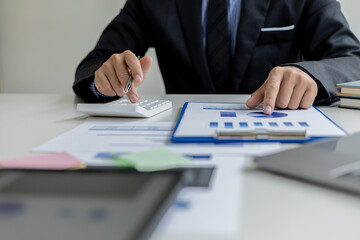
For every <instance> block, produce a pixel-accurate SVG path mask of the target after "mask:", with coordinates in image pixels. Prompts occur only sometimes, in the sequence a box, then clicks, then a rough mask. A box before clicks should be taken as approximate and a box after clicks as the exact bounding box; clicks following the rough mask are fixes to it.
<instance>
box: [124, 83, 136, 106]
mask: <svg viewBox="0 0 360 240" xmlns="http://www.w3.org/2000/svg"><path fill="white" fill-rule="evenodd" d="M127 96H128V98H129V99H130V102H132V103H136V102H137V101H139V95H138V93H137V91H136V88H135V86H134V84H133V85H131V87H130V89H129V91H128V93H127Z"/></svg>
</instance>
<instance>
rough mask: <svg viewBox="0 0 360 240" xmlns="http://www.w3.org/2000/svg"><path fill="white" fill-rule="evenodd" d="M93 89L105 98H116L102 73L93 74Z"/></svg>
mask: <svg viewBox="0 0 360 240" xmlns="http://www.w3.org/2000/svg"><path fill="white" fill-rule="evenodd" d="M95 88H96V89H97V90H98V91H99V92H100V93H101V94H103V95H105V96H111V97H113V96H116V92H115V91H114V89H113V88H112V87H111V85H110V83H109V80H108V79H107V77H106V76H105V74H104V73H103V72H102V71H96V72H95Z"/></svg>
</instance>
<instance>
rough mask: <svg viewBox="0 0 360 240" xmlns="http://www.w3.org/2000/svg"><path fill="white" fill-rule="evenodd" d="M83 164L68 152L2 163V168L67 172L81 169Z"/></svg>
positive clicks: (8, 160)
mask: <svg viewBox="0 0 360 240" xmlns="http://www.w3.org/2000/svg"><path fill="white" fill-rule="evenodd" d="M82 166H83V163H82V162H81V161H79V160H78V159H77V158H75V157H73V156H71V155H70V154H68V153H66V152H59V153H51V154H46V155H39V156H31V157H24V158H12V159H6V160H2V161H0V167H1V168H11V169H47V170H66V169H73V168H80V167H82Z"/></svg>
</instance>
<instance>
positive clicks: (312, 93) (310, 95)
mask: <svg viewBox="0 0 360 240" xmlns="http://www.w3.org/2000/svg"><path fill="white" fill-rule="evenodd" d="M316 95H317V89H308V90H307V91H306V92H305V94H304V96H303V98H302V100H301V103H300V108H302V109H308V108H310V107H311V106H312V105H313V103H314V101H315V98H316Z"/></svg>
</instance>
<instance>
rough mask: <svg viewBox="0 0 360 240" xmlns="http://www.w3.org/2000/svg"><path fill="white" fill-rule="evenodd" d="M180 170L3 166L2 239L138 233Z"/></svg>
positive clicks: (88, 238)
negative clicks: (101, 170) (66, 169)
mask: <svg viewBox="0 0 360 240" xmlns="http://www.w3.org/2000/svg"><path fill="white" fill-rule="evenodd" d="M180 178H181V174H180V173H172V174H170V173H153V174H139V173H135V172H128V173H121V174H120V173H105V174H104V173H102V174H99V173H96V172H89V173H84V172H82V173H80V172H71V171H70V172H38V171H36V172H32V171H29V172H26V171H25V172H22V171H4V172H0V233H1V238H2V239H8V240H12V239H16V240H18V239H37V240H42V239H62V240H63V239H77V240H80V239H84V240H85V239H86V240H91V239H97V240H98V239H108V240H111V239H114V240H115V239H116V240H118V239H138V238H139V237H141V236H142V234H143V231H144V230H145V229H146V227H147V225H149V224H151V221H152V220H153V219H152V218H154V217H155V215H156V212H157V211H159V210H160V209H161V208H162V207H163V205H164V204H165V202H166V201H167V199H168V197H169V194H170V193H171V192H172V190H173V189H174V188H175V187H176V186H177V185H178V183H179V180H180Z"/></svg>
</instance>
